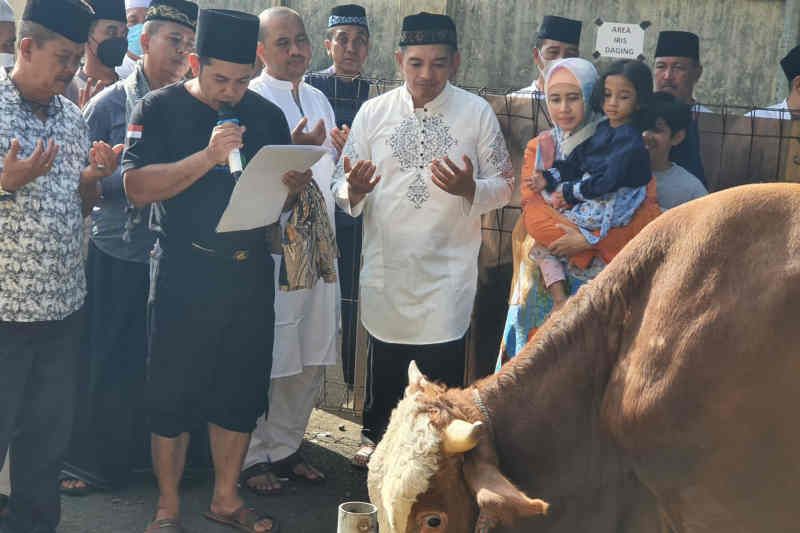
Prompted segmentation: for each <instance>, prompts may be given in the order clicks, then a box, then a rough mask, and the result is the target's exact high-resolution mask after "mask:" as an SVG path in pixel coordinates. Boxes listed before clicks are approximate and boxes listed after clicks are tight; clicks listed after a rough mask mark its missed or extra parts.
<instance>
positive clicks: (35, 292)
mask: <svg viewBox="0 0 800 533" xmlns="http://www.w3.org/2000/svg"><path fill="white" fill-rule="evenodd" d="M0 117H2V120H0V169H1V168H2V165H3V160H4V159H5V155H6V153H7V152H8V150H9V148H10V146H11V141H12V139H17V140H18V141H19V143H20V146H21V150H20V154H19V157H20V158H27V157H29V156H30V155H31V153H32V152H33V151H34V149H35V148H36V142H37V141H38V140H40V139H43V140H49V139H53V140H54V141H55V142H56V144H58V146H59V150H58V155H57V156H56V159H55V162H54V163H53V166H52V168H51V169H50V171H49V172H48V173H47V174H45V175H44V176H39V177H38V178H36V179H35V180H33V181H32V182H30V183H28V184H27V185H25V186H24V187H22V188H20V189H19V190H17V191H16V194H15V197H14V199H13V200H5V201H2V202H0V320H1V321H4V322H43V321H51V320H61V319H63V318H66V317H67V316H68V315H70V314H72V313H73V312H75V311H77V310H78V309H79V308H80V307H81V306H82V305H83V300H84V297H85V295H86V279H85V274H84V266H83V255H82V250H83V248H82V243H83V216H82V211H81V209H82V204H81V197H80V192H79V190H78V186H79V184H80V174H81V171H82V170H83V168H84V167H85V166H86V163H87V156H88V153H89V134H88V128H87V126H86V122H84V120H83V117H82V116H81V112H80V110H79V109H78V107H77V106H76V105H75V104H73V103H72V102H70V101H69V100H67V99H66V98H64V97H63V96H56V97H54V98H53V100H52V101H51V104H50V106H49V108H48V115H47V120H45V121H44V122H43V121H42V120H41V119H39V118H38V117H37V116H35V115H34V114H33V112H32V110H31V108H30V106H29V105H28V104H26V103H25V102H23V101H22V99H21V97H20V94H19V92H18V91H17V89H16V87H15V86H14V84H13V83H12V82H11V80H10V79H9V77H8V75H7V73H6V71H5V69H0Z"/></svg>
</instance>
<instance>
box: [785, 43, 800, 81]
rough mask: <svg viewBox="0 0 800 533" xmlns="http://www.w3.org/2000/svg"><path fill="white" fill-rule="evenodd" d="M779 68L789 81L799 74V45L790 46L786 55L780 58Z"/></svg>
mask: <svg viewBox="0 0 800 533" xmlns="http://www.w3.org/2000/svg"><path fill="white" fill-rule="evenodd" d="M781 68H782V69H783V73H784V74H786V79H788V80H789V81H793V80H794V79H795V78H796V77H797V76H800V46H795V47H794V48H792V50H791V51H790V52H789V53H788V54H786V57H784V58H783V59H781Z"/></svg>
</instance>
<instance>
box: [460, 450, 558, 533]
mask: <svg viewBox="0 0 800 533" xmlns="http://www.w3.org/2000/svg"><path fill="white" fill-rule="evenodd" d="M464 477H465V478H466V480H467V485H469V488H470V490H472V492H473V493H474V494H475V499H476V500H477V502H478V508H479V510H480V515H479V517H478V524H479V525H485V526H488V527H495V526H496V525H498V524H503V525H505V526H511V525H512V524H513V523H514V521H515V520H516V519H517V518H518V517H527V516H535V515H543V514H547V508H548V507H549V505H548V504H547V503H546V502H544V501H542V500H537V499H532V498H529V497H528V496H527V495H525V493H523V492H522V491H521V490H519V489H518V488H517V487H515V486H514V484H513V483H511V482H510V481H509V480H508V479H507V478H506V477H505V476H504V475H503V474H502V473H501V472H500V470H499V469H498V468H497V465H495V464H493V463H492V462H489V461H486V460H484V459H482V458H481V457H480V456H479V455H475V454H467V455H466V456H465V460H464Z"/></svg>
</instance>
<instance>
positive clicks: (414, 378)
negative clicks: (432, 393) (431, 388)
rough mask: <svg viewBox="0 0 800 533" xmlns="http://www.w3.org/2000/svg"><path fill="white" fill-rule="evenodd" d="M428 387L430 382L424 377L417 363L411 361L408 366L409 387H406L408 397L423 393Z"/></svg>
mask: <svg viewBox="0 0 800 533" xmlns="http://www.w3.org/2000/svg"><path fill="white" fill-rule="evenodd" d="M427 385H428V380H427V379H426V378H425V376H424V375H422V372H420V370H419V368H418V367H417V363H416V362H414V361H411V362H410V363H409V364H408V387H406V396H407V395H409V394H413V393H414V392H418V391H421V390H422V389H424V388H425V387H426V386H427Z"/></svg>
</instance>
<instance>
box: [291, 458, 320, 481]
mask: <svg viewBox="0 0 800 533" xmlns="http://www.w3.org/2000/svg"><path fill="white" fill-rule="evenodd" d="M292 472H294V475H296V476H299V477H304V478H306V479H307V480H309V481H322V480H324V479H325V474H323V473H322V472H320V471H319V470H317V469H316V468H314V467H313V466H311V465H310V464H308V463H306V462H302V463H297V464H296V465H294V468H293V469H292Z"/></svg>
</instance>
